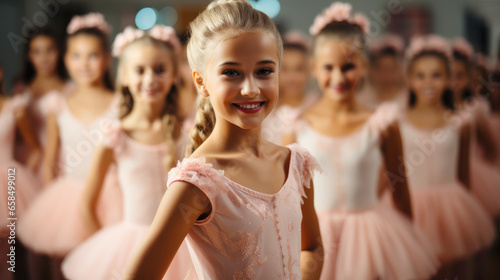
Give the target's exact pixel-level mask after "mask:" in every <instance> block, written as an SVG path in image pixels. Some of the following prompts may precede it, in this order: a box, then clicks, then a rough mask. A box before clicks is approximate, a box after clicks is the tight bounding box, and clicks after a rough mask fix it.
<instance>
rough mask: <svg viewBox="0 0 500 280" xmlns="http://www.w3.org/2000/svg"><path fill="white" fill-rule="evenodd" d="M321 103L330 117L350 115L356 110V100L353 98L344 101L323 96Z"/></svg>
mask: <svg viewBox="0 0 500 280" xmlns="http://www.w3.org/2000/svg"><path fill="white" fill-rule="evenodd" d="M322 103H323V105H324V106H325V108H327V109H328V112H329V114H331V115H342V114H347V113H351V112H353V111H355V110H356V108H357V103H356V99H355V98H354V97H353V96H351V97H349V98H345V99H333V98H330V97H328V96H323V98H322Z"/></svg>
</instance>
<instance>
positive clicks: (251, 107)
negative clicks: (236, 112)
mask: <svg viewBox="0 0 500 280" xmlns="http://www.w3.org/2000/svg"><path fill="white" fill-rule="evenodd" d="M236 106H238V107H240V108H242V109H248V110H253V109H257V108H259V107H260V103H259V104H255V105H239V104H236Z"/></svg>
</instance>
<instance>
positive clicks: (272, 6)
mask: <svg viewBox="0 0 500 280" xmlns="http://www.w3.org/2000/svg"><path fill="white" fill-rule="evenodd" d="M250 3H251V4H252V6H253V7H254V9H257V10H259V11H261V12H263V13H265V14H266V15H268V16H269V17H270V18H275V17H276V16H277V15H278V14H279V13H280V10H281V5H280V2H279V1H278V0H250Z"/></svg>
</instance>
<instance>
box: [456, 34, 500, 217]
mask: <svg viewBox="0 0 500 280" xmlns="http://www.w3.org/2000/svg"><path fill="white" fill-rule="evenodd" d="M451 46H452V50H453V60H452V64H451V65H452V68H451V69H452V85H453V86H452V87H453V93H454V101H455V105H456V107H457V109H458V111H459V113H460V114H461V116H462V117H463V118H464V120H465V121H467V122H469V125H470V127H471V132H472V134H471V149H470V152H471V154H470V162H471V164H470V187H471V191H472V193H473V194H474V196H475V197H476V198H477V199H478V200H479V202H481V204H482V206H483V207H484V208H485V209H486V210H487V211H488V213H490V214H491V215H492V216H498V215H499V214H500V195H499V193H500V170H498V167H497V166H496V161H497V157H498V147H497V145H496V143H495V140H494V136H493V132H492V130H491V127H490V124H489V122H488V119H489V118H490V114H491V113H490V111H491V110H490V105H489V103H488V101H487V100H486V99H485V98H484V97H483V96H481V95H480V93H479V91H480V89H473V88H470V87H471V81H470V80H471V78H472V77H471V70H472V65H473V63H474V49H473V48H472V46H471V45H470V44H469V43H468V42H467V41H466V40H465V39H462V38H458V39H455V40H454V41H453V42H452V45H451Z"/></svg>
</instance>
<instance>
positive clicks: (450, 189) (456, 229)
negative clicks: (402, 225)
mask: <svg viewBox="0 0 500 280" xmlns="http://www.w3.org/2000/svg"><path fill="white" fill-rule="evenodd" d="M410 193H411V198H412V206H413V215H414V220H415V223H416V225H417V226H418V227H419V228H420V229H421V230H422V231H423V232H424V233H425V235H426V236H427V237H428V238H429V239H430V240H431V242H432V243H433V245H434V247H435V248H436V249H438V252H439V258H440V260H441V261H442V262H444V263H446V262H451V261H455V260H459V259H463V258H466V257H468V256H471V255H473V254H474V253H476V252H478V251H480V250H481V249H483V248H485V247H487V246H489V245H490V244H491V242H492V241H493V239H494V238H495V229H494V225H493V221H492V219H491V217H490V216H489V215H488V214H487V212H486V211H485V210H484V208H483V207H482V206H481V205H480V204H479V202H478V201H477V200H476V199H475V198H474V197H473V196H472V195H470V193H468V192H467V191H466V190H465V189H464V187H463V186H461V185H460V184H459V183H456V184H450V185H448V186H439V187H434V188H433V187H429V188H426V189H410Z"/></svg>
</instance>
